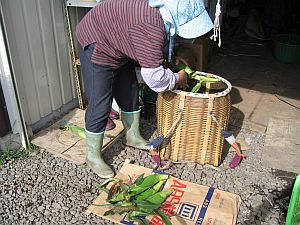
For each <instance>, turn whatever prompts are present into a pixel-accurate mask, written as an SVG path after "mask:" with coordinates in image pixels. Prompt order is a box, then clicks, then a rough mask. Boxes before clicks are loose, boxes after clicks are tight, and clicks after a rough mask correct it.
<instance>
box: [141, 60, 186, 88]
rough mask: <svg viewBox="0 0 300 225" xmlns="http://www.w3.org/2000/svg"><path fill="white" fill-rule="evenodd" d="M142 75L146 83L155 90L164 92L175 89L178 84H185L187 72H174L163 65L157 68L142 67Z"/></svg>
mask: <svg viewBox="0 0 300 225" xmlns="http://www.w3.org/2000/svg"><path fill="white" fill-rule="evenodd" d="M141 75H142V78H143V80H144V81H145V83H146V84H147V85H148V87H149V88H151V89H152V90H153V91H155V92H158V93H159V92H163V91H167V90H172V89H174V87H175V85H176V84H179V85H185V83H186V74H185V72H184V71H183V70H181V71H179V72H178V73H173V72H172V71H171V70H170V69H164V68H163V66H159V67H157V68H143V67H142V68H141Z"/></svg>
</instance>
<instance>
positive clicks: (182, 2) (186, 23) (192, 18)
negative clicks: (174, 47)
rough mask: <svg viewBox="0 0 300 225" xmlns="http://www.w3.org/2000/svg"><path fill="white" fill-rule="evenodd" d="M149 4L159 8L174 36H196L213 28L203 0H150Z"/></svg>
mask: <svg viewBox="0 0 300 225" xmlns="http://www.w3.org/2000/svg"><path fill="white" fill-rule="evenodd" d="M149 5H150V6H151V7H156V8H159V11H160V13H161V15H162V18H163V20H164V22H165V23H169V24H170V34H171V35H172V36H173V35H174V34H175V33H176V34H178V35H179V36H180V37H182V38H196V37H199V36H201V35H204V34H205V33H207V32H208V31H210V30H211V29H212V28H213V23H212V21H211V19H210V17H209V15H208V13H207V12H206V9H205V6H204V3H203V0H149Z"/></svg>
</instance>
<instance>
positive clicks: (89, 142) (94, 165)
mask: <svg viewBox="0 0 300 225" xmlns="http://www.w3.org/2000/svg"><path fill="white" fill-rule="evenodd" d="M85 133H86V146H87V155H86V164H87V166H88V167H90V168H91V169H92V170H93V171H94V172H95V173H96V174H97V175H98V176H99V177H101V178H111V177H113V176H114V172H113V171H112V169H111V168H110V167H109V166H108V165H107V164H106V163H105V162H104V160H103V158H102V153H101V150H102V145H103V137H104V132H103V133H92V132H89V131H87V130H85Z"/></svg>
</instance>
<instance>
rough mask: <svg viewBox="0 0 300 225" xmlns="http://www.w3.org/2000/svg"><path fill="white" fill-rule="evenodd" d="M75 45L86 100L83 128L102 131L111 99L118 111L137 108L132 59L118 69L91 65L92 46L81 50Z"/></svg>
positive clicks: (137, 99) (97, 131) (136, 87)
mask: <svg viewBox="0 0 300 225" xmlns="http://www.w3.org/2000/svg"><path fill="white" fill-rule="evenodd" d="M78 46H79V58H80V65H81V72H82V76H83V85H84V91H85V96H86V100H87V109H86V112H85V128H86V129H87V130H88V131H90V132H94V133H100V132H103V131H104V130H105V126H106V123H107V120H108V116H109V113H110V110H111V105H112V100H113V98H115V100H116V102H117V103H118V106H119V107H120V109H121V110H123V111H126V112H132V111H136V110H138V109H139V86H138V81H137V77H136V73H135V67H134V62H133V60H130V61H129V62H128V63H126V64H125V65H123V66H121V67H120V68H111V67H108V66H101V65H97V64H94V63H93V62H92V61H91V56H92V53H93V50H94V45H93V44H91V45H89V46H87V47H86V48H85V49H84V50H83V48H82V47H81V46H80V45H78Z"/></svg>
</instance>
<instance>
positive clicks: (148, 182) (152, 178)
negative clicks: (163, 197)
mask: <svg viewBox="0 0 300 225" xmlns="http://www.w3.org/2000/svg"><path fill="white" fill-rule="evenodd" d="M168 177H169V176H168V175H166V174H151V175H149V176H147V177H146V178H145V179H144V180H143V182H142V183H141V184H140V185H135V186H133V187H132V188H131V189H130V192H131V193H132V194H133V195H137V194H140V193H142V192H143V191H145V190H147V189H149V188H151V187H152V186H153V185H155V184H156V183H157V182H159V181H161V180H166V179H168Z"/></svg>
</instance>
